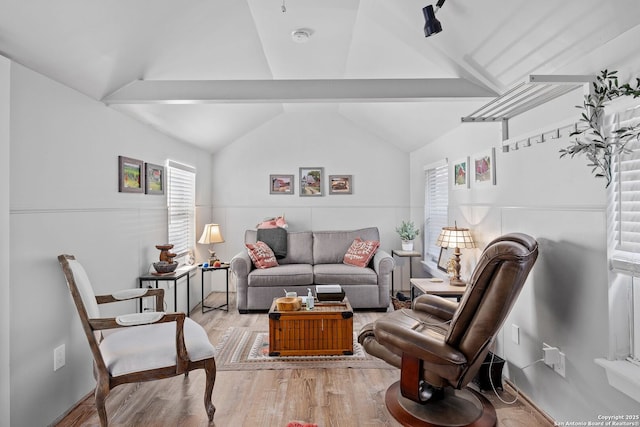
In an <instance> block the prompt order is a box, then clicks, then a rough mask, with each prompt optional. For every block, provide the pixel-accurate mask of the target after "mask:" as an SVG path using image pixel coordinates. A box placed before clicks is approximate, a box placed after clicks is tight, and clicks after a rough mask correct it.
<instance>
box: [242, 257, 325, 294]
mask: <svg viewBox="0 0 640 427" xmlns="http://www.w3.org/2000/svg"><path fill="white" fill-rule="evenodd" d="M248 279H249V280H248V282H249V283H248V284H249V287H250V288H251V287H271V286H280V287H283V288H284V287H286V286H295V285H311V284H313V267H312V266H311V265H310V264H288V265H279V266H278V267H273V268H268V269H263V270H259V269H258V270H253V271H252V272H251V273H249V277H248ZM282 294H283V295H284V291H283V292H282Z"/></svg>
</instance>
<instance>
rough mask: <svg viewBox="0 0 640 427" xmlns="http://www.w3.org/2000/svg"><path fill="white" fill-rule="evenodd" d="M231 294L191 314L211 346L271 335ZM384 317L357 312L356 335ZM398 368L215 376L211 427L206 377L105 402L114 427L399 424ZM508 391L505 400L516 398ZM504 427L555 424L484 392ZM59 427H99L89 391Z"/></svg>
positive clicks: (144, 387)
mask: <svg viewBox="0 0 640 427" xmlns="http://www.w3.org/2000/svg"><path fill="white" fill-rule="evenodd" d="M233 297H234V296H233V294H232V296H231V299H230V302H231V309H230V311H229V312H228V313H227V312H225V311H217V310H216V311H211V312H208V313H205V314H204V315H203V314H201V312H200V307H199V306H198V307H196V309H195V310H194V311H193V313H192V314H191V317H192V318H193V319H194V320H196V321H197V322H199V323H200V324H202V325H203V326H204V327H205V329H206V330H207V332H208V335H209V339H210V340H211V342H212V343H214V344H215V343H217V342H218V339H219V338H220V337H221V335H222V333H223V332H224V331H226V330H227V329H228V328H229V327H230V326H244V327H255V328H261V329H263V330H265V331H266V330H268V318H267V316H266V314H242V315H241V314H239V313H238V312H237V310H236V309H235V304H234V298H233ZM224 298H225V296H224V294H222V293H213V294H211V295H209V297H208V298H207V301H206V303H207V304H208V305H214V306H215V305H219V304H221V303H223V302H224ZM381 315H383V313H374V312H356V314H355V316H354V320H355V322H354V330H355V331H358V330H359V329H360V327H361V326H362V325H364V324H366V323H368V322H371V321H373V320H375V319H377V318H378V317H379V316H381ZM399 376H400V375H399V371H398V370H396V369H296V370H260V371H253V372H249V371H222V372H218V374H217V377H216V383H215V386H214V389H213V403H214V405H215V406H216V409H217V410H216V414H215V417H214V421H213V423H211V424H209V422H208V420H207V416H206V413H205V410H204V404H203V393H204V374H203V373H202V371H193V372H191V373H190V374H189V376H188V377H186V378H185V377H183V376H180V377H175V378H170V379H166V380H160V381H153V382H148V383H139V384H126V385H122V386H119V387H116V388H115V389H113V390H112V391H111V393H110V395H109V397H108V399H107V415H108V417H109V425H110V426H114V427H115V426H127V427H129V426H184V427H192V426H193V427H195V426H218V427H227V426H260V427H272V426H273V427H285V426H286V425H287V423H288V422H290V421H300V422H309V423H311V422H313V423H317V424H318V426H319V427H330V426H331V427H342V426H344V427H353V426H367V427H376V426H391V427H395V426H399V425H400V424H398V423H397V422H396V421H395V420H394V419H393V418H392V417H391V415H390V414H389V412H388V411H387V409H386V407H385V404H384V394H385V391H386V389H387V387H388V386H389V385H390V384H392V383H394V382H395V381H397V380H398V379H399ZM505 389H506V391H504V392H499V393H500V394H501V396H502V397H503V399H504V400H507V401H510V400H513V396H512V395H511V394H509V387H508V386H506V385H505ZM483 394H484V395H485V397H487V398H488V399H489V400H490V401H491V402H492V403H493V405H494V406H495V407H496V412H497V414H498V425H499V426H504V427H545V426H549V427H551V426H553V422H552V421H551V420H549V419H547V418H545V417H544V416H543V414H540V413H539V412H537V411H535V410H534V409H533V408H532V407H531V406H530V405H528V404H527V403H526V401H525V400H523V399H518V401H517V403H516V404H513V405H506V404H504V403H502V402H500V400H499V399H498V398H496V397H495V395H494V394H493V392H492V391H491V392H483ZM55 425H56V426H59V427H75V426H99V425H100V422H99V420H98V415H97V413H96V410H95V406H94V404H93V395H92V394H91V395H90V396H88V397H87V398H86V399H84V400H83V401H82V402H80V403H79V404H78V405H77V406H76V407H74V408H73V409H71V410H70V412H69V413H68V414H67V415H66V416H65V417H64V418H63V419H62V420H61V421H60V422H58V423H57V424H55Z"/></svg>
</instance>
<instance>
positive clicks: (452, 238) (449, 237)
mask: <svg viewBox="0 0 640 427" xmlns="http://www.w3.org/2000/svg"><path fill="white" fill-rule="evenodd" d="M436 246H440V247H441V248H454V251H453V256H454V260H453V262H454V276H453V278H451V280H450V282H449V283H450V284H451V285H452V286H465V285H466V283H465V282H464V280H462V279H460V255H462V254H461V253H460V248H465V249H471V248H475V247H476V244H475V243H474V241H473V237H471V234H470V233H469V229H468V228H458V226H457V224H456V226H455V227H442V231H441V232H440V235H439V236H438V240H437V241H436Z"/></svg>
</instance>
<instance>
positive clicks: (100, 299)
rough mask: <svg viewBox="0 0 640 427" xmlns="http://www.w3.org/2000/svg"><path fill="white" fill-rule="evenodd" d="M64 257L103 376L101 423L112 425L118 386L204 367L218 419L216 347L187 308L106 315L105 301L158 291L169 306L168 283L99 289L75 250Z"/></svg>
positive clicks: (207, 399) (159, 301)
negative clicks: (109, 407)
mask: <svg viewBox="0 0 640 427" xmlns="http://www.w3.org/2000/svg"><path fill="white" fill-rule="evenodd" d="M58 261H59V262H60V265H61V266H62V270H63V272H64V275H65V277H66V279H67V285H68V287H69V291H70V292H71V296H72V297H73V302H74V303H75V305H76V308H77V310H78V315H79V316H80V321H81V322H82V327H83V329H84V332H85V335H86V337H87V340H88V341H89V347H90V348H91V353H92V354H93V362H94V363H93V375H94V377H95V379H96V381H97V385H96V390H95V400H96V407H97V410H98V416H99V417H100V424H101V425H102V426H103V427H106V426H107V425H108V422H107V413H106V410H105V401H106V398H107V396H108V395H109V392H110V390H111V389H112V388H114V387H116V386H118V385H120V384H125V383H136V382H142V381H151V380H156V379H162V378H169V377H173V376H176V375H181V374H185V376H186V375H188V372H189V371H191V370H193V369H204V371H205V373H206V385H205V391H204V406H205V410H206V412H207V415H208V417H209V421H212V420H213V414H214V413H215V410H216V408H215V406H213V403H212V402H211V395H212V392H213V384H214V382H215V378H216V363H215V359H214V348H213V346H212V345H211V343H210V342H209V338H208V337H207V334H206V332H205V330H204V329H203V328H202V326H200V325H198V324H197V323H196V322H194V321H193V320H191V319H189V318H186V317H185V314H184V313H163V312H150V313H134V314H127V315H123V316H118V317H115V318H113V317H112V318H101V317H100V310H99V304H104V303H112V302H118V301H125V300H131V299H137V298H142V297H150V296H151V297H155V303H156V307H163V306H164V305H163V300H164V289H146V288H136V289H128V290H125V291H120V292H116V293H114V294H112V295H95V294H94V291H93V288H92V287H91V282H90V281H89V277H88V276H87V273H86V271H85V270H84V268H83V267H82V265H81V264H80V263H79V262H78V261H77V260H76V259H75V257H74V256H73V255H60V256H58Z"/></svg>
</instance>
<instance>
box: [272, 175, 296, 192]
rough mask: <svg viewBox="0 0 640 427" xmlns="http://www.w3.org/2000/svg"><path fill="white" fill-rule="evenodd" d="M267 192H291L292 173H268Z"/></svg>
mask: <svg viewBox="0 0 640 427" xmlns="http://www.w3.org/2000/svg"><path fill="white" fill-rule="evenodd" d="M269 194H293V175H269Z"/></svg>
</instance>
